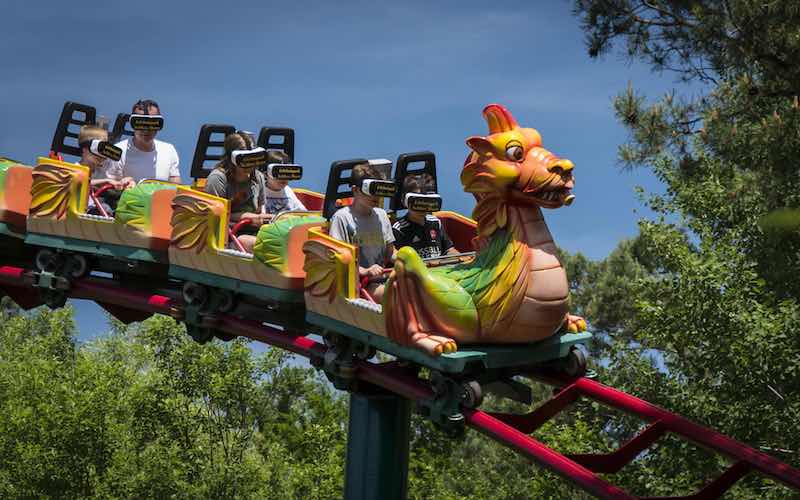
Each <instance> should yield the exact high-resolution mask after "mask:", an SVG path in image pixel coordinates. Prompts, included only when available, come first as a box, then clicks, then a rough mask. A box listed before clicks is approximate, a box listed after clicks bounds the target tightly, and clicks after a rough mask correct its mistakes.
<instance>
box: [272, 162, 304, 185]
mask: <svg viewBox="0 0 800 500" xmlns="http://www.w3.org/2000/svg"><path fill="white" fill-rule="evenodd" d="M267 175H268V176H269V177H272V178H273V179H275V180H276V181H298V180H300V179H302V178H303V167H301V166H300V165H297V164H296V163H270V164H269V165H267Z"/></svg>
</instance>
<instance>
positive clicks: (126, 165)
mask: <svg viewBox="0 0 800 500" xmlns="http://www.w3.org/2000/svg"><path fill="white" fill-rule="evenodd" d="M116 146H117V147H118V148H120V149H122V158H120V160H119V161H111V160H108V161H107V162H106V175H107V176H108V177H109V178H111V179H116V180H120V179H122V178H123V177H133V179H134V180H135V181H136V182H139V181H140V180H142V179H159V180H162V181H168V180H169V178H170V177H179V176H180V175H181V172H180V170H178V152H177V151H175V146H173V145H172V144H170V143H168V142H163V141H159V140H158V139H155V148H153V150H152V151H142V150H140V149H139V148H137V147H136V146H134V145H133V139H125V140H124V141H120V142H118V143H117V144H116Z"/></svg>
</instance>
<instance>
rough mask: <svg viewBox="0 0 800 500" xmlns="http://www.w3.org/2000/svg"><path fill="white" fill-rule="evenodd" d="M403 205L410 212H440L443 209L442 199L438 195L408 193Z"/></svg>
mask: <svg viewBox="0 0 800 500" xmlns="http://www.w3.org/2000/svg"><path fill="white" fill-rule="evenodd" d="M403 204H404V205H405V206H406V208H407V209H409V210H416V211H418V212H438V211H439V210H441V209H442V197H441V196H439V195H438V194H436V193H430V194H422V193H406V195H405V197H403Z"/></svg>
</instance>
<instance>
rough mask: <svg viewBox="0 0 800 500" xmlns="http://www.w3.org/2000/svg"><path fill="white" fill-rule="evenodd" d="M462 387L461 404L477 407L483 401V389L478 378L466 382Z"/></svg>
mask: <svg viewBox="0 0 800 500" xmlns="http://www.w3.org/2000/svg"><path fill="white" fill-rule="evenodd" d="M461 389H462V390H463V392H462V393H461V404H463V405H464V406H466V407H467V408H477V407H479V406H480V405H481V403H483V389H482V388H481V384H480V383H478V381H477V380H470V381H468V382H464V383H463V384H461Z"/></svg>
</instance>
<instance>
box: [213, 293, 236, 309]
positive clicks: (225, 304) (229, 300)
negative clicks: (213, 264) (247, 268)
mask: <svg viewBox="0 0 800 500" xmlns="http://www.w3.org/2000/svg"><path fill="white" fill-rule="evenodd" d="M216 293H217V294H218V295H217V301H218V302H217V303H218V304H219V305H218V306H217V310H218V311H219V312H222V313H229V312H231V311H233V310H234V309H236V296H235V295H234V293H233V292H231V291H230V290H217V292H216Z"/></svg>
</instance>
